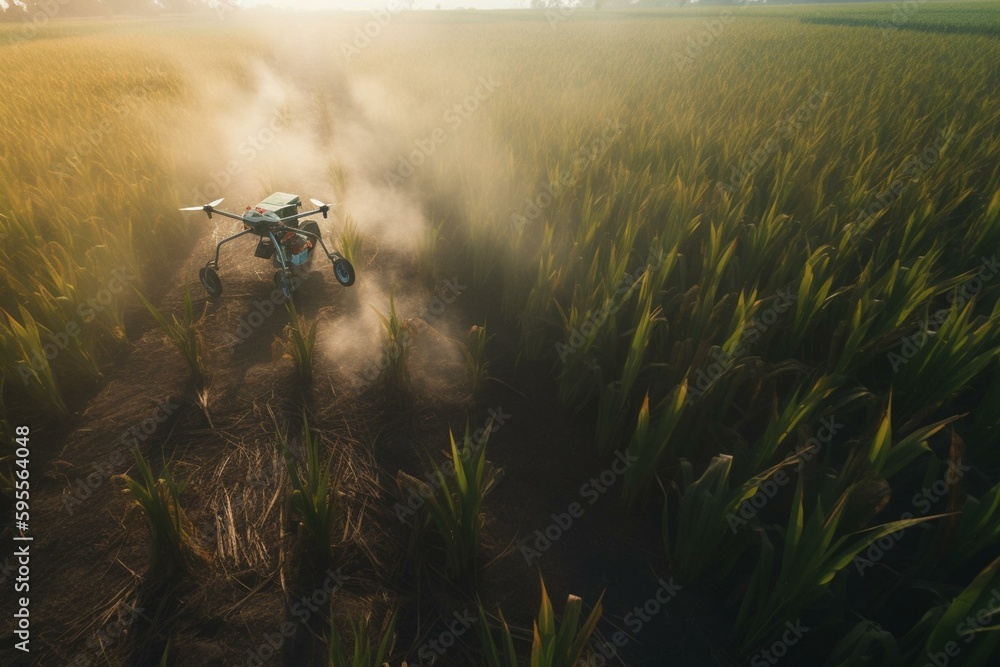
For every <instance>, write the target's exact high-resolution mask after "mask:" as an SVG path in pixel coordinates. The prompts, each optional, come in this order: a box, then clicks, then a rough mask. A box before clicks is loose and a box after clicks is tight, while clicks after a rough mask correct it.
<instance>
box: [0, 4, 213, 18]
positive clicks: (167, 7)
mask: <svg viewBox="0 0 1000 667" xmlns="http://www.w3.org/2000/svg"><path fill="white" fill-rule="evenodd" d="M224 3H226V0H219V3H216V2H213V1H211V0H158V2H154V0H0V10H2V11H0V21H24V20H26V19H27V20H31V19H32V18H33V17H35V16H38V17H42V16H44V17H46V18H47V19H52V18H56V17H71V16H112V15H128V14H146V15H152V14H163V13H194V12H205V11H212V7H213V6H215V5H216V4H224ZM5 4H6V5H7V6H6V7H4V5H5ZM40 20H41V18H39V21H40Z"/></svg>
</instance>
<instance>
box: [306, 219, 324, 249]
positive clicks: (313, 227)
mask: <svg viewBox="0 0 1000 667" xmlns="http://www.w3.org/2000/svg"><path fill="white" fill-rule="evenodd" d="M302 231H304V232H310V233H312V234H315V235H316V236H320V233H319V225H317V224H316V223H315V222H314V221H313V220H306V222H305V224H304V225H302ZM309 242H310V243H312V244H314V245H317V244H319V241H317V240H315V239H313V238H312V237H309Z"/></svg>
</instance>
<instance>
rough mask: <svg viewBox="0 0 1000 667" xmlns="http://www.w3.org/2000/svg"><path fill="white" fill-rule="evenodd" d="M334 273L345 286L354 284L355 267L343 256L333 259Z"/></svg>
mask: <svg viewBox="0 0 1000 667" xmlns="http://www.w3.org/2000/svg"><path fill="white" fill-rule="evenodd" d="M333 275H334V277H335V278H336V279H337V282H338V283H340V284H341V285H343V286H344V287H350V286H351V285H353V284H354V267H353V266H351V263H350V262H348V261H347V260H346V259H344V258H343V257H338V258H337V259H335V260H333Z"/></svg>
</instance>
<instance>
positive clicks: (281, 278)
mask: <svg viewBox="0 0 1000 667" xmlns="http://www.w3.org/2000/svg"><path fill="white" fill-rule="evenodd" d="M274 286H275V287H277V288H278V289H279V290H280V291H281V295H282V296H283V297H285V300H286V301H287V300H289V299H291V298H292V285H291V282H290V281H289V280H287V279H285V272H284V271H282V270H281V269H278V270H277V271H275V272H274Z"/></svg>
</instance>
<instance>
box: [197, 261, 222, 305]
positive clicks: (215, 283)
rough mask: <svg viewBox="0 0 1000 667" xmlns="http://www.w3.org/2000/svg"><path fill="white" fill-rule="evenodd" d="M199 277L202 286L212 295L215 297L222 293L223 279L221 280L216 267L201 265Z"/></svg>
mask: <svg viewBox="0 0 1000 667" xmlns="http://www.w3.org/2000/svg"><path fill="white" fill-rule="evenodd" d="M198 278H199V279H200V280H201V286H202V287H204V288H205V291H206V292H208V295H209V296H210V297H212V298H213V299H214V298H215V297H218V296H219V295H221V294H222V281H221V280H219V273H218V271H216V270H215V268H214V267H211V266H203V267H201V271H199V272H198Z"/></svg>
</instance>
